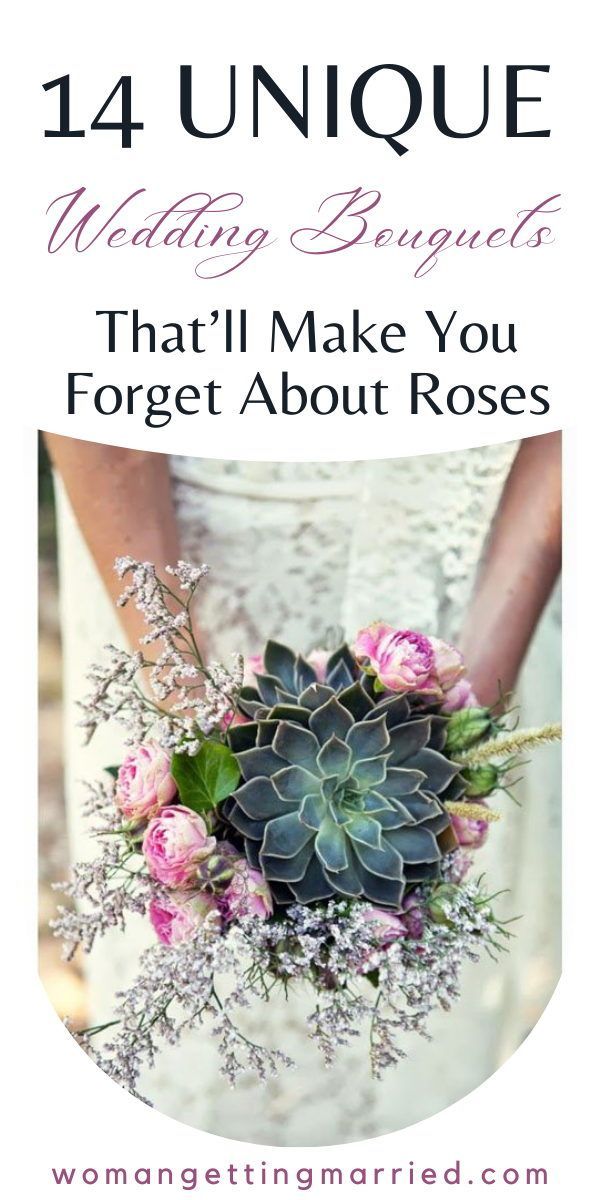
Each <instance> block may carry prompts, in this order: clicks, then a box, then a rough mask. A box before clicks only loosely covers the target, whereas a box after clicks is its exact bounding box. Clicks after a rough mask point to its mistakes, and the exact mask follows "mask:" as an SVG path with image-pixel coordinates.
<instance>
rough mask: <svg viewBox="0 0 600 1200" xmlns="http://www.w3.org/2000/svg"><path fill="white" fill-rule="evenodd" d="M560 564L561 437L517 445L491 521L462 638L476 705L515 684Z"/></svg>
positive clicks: (546, 435)
mask: <svg viewBox="0 0 600 1200" xmlns="http://www.w3.org/2000/svg"><path fill="white" fill-rule="evenodd" d="M560 563H561V435H560V433H549V434H545V435H543V436H541V437H533V438H528V439H527V440H526V441H524V442H522V443H521V446H520V449H519V451H518V453H517V455H516V458H515V461H514V463H513V466H512V470H511V471H510V474H509V476H508V479H507V481H506V484H505V487H504V491H503V493H502V497H501V499H500V503H499V505H498V510H497V512H496V516H495V518H494V523H493V525H492V528H491V531H490V536H489V539H488V544H487V548H486V552H485V555H484V558H483V561H482V565H481V568H480V571H479V576H478V579H477V581H476V584H475V589H474V593H473V596H472V599H471V603H470V605H469V608H468V612H467V617H466V620H465V624H464V629H463V633H462V637H461V641H460V644H461V649H462V650H463V652H464V655H465V660H466V663H467V672H468V675H469V678H470V680H471V681H472V684H473V688H474V691H475V693H476V695H477V696H478V697H479V699H480V700H481V701H482V702H483V703H493V702H494V701H495V700H497V698H498V681H499V680H501V682H502V688H503V690H504V691H505V692H506V691H510V689H511V688H512V687H513V685H514V684H515V682H516V680H517V677H518V674H519V670H520V667H521V663H522V661H523V658H524V656H525V653H526V651H527V647H528V645H529V641H530V638H531V635H532V634H533V632H534V630H535V627H536V625H537V622H538V620H539V618H540V616H541V614H542V611H543V609H544V606H545V604H546V601H547V599H548V597H549V595H550V592H551V590H552V587H553V585H554V583H555V582H556V579H557V577H558V574H559V571H560Z"/></svg>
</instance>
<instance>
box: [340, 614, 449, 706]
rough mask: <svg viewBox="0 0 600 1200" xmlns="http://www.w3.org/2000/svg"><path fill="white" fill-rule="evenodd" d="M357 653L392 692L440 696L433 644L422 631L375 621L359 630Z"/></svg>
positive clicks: (369, 669)
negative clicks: (399, 627)
mask: <svg viewBox="0 0 600 1200" xmlns="http://www.w3.org/2000/svg"><path fill="white" fill-rule="evenodd" d="M353 653H354V655H355V656H356V658H357V660H358V662H359V663H360V665H361V666H362V668H363V670H365V671H368V673H369V674H370V675H376V676H377V678H378V680H379V682H380V683H381V684H382V685H383V687H384V688H387V689H388V691H390V692H398V693H399V694H400V695H404V694H405V693H406V692H420V693H421V694H427V695H439V692H440V688H439V686H438V683H437V680H436V677H435V657H434V652H433V646H432V644H431V642H430V640H429V638H426V637H425V636H424V635H423V634H422V633H415V632H413V630H411V629H394V628H393V627H392V626H391V625H385V624H384V622H383V621H375V623H374V624H373V625H368V626H367V627H366V628H365V629H361V630H360V631H359V633H358V635H357V638H356V641H355V643H354V646H353Z"/></svg>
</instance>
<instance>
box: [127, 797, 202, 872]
mask: <svg viewBox="0 0 600 1200" xmlns="http://www.w3.org/2000/svg"><path fill="white" fill-rule="evenodd" d="M215 845H216V840H215V838H214V837H209V836H208V830H207V828H206V825H205V823H204V821H203V819H202V817H200V816H198V814H197V813H195V812H192V810H191V809H190V808H184V807H182V806H179V805H176V806H174V807H172V808H163V809H161V811H160V812H159V814H158V816H156V817H154V818H153V820H152V821H151V822H150V824H149V825H148V828H147V829H146V832H145V834H144V840H143V842H142V851H143V854H144V857H145V859H146V864H147V866H148V870H149V872H150V874H151V875H152V877H153V878H154V879H157V880H158V882H159V883H164V884H165V887H170V888H180V887H190V886H193V883H194V879H195V876H196V868H197V865H198V863H199V862H200V861H201V860H202V859H203V858H206V856H207V855H208V854H212V852H213V850H214V848H215Z"/></svg>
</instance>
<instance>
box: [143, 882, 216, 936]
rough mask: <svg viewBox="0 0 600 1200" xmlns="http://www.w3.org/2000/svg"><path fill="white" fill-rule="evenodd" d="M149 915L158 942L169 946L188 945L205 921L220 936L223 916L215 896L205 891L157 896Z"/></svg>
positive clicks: (150, 907)
mask: <svg viewBox="0 0 600 1200" xmlns="http://www.w3.org/2000/svg"><path fill="white" fill-rule="evenodd" d="M148 916H149V917H150V921H151V923H152V927H153V929H154V932H155V933H156V936H157V937H158V940H159V941H160V942H163V943H164V945H165V946H177V945H178V944H179V943H180V942H187V941H189V939H190V938H191V937H193V935H194V933H195V932H196V930H197V929H199V928H200V926H201V925H203V924H204V923H205V922H206V923H207V924H209V923H210V927H211V929H214V932H215V933H218V932H219V931H220V928H221V917H220V915H219V909H218V906H217V902H216V900H215V899H214V897H213V896H207V895H206V894H203V893H201V892H194V893H190V892H171V893H170V894H169V895H168V896H161V897H160V898H159V897H157V896H155V897H154V899H153V900H151V901H150V904H149V906H148Z"/></svg>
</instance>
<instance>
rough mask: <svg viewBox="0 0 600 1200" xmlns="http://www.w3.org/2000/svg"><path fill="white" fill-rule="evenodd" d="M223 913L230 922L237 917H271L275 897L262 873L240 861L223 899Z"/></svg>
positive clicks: (243, 860) (242, 860)
mask: <svg viewBox="0 0 600 1200" xmlns="http://www.w3.org/2000/svg"><path fill="white" fill-rule="evenodd" d="M222 904H223V911H224V912H225V914H226V917H227V920H228V921H233V920H235V919H236V917H247V916H254V917H261V918H262V919H263V920H264V918H265V917H271V916H272V915H273V897H272V896H271V892H270V890H269V885H268V883H267V881H266V879H265V878H264V877H263V876H262V875H261V873H260V871H255V870H254V869H253V868H252V867H249V866H248V865H247V863H246V861H245V859H240V860H239V864H238V865H237V867H236V871H235V874H234V876H233V879H232V880H231V883H230V884H229V887H228V888H227V890H226V892H224V894H223V897H222Z"/></svg>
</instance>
